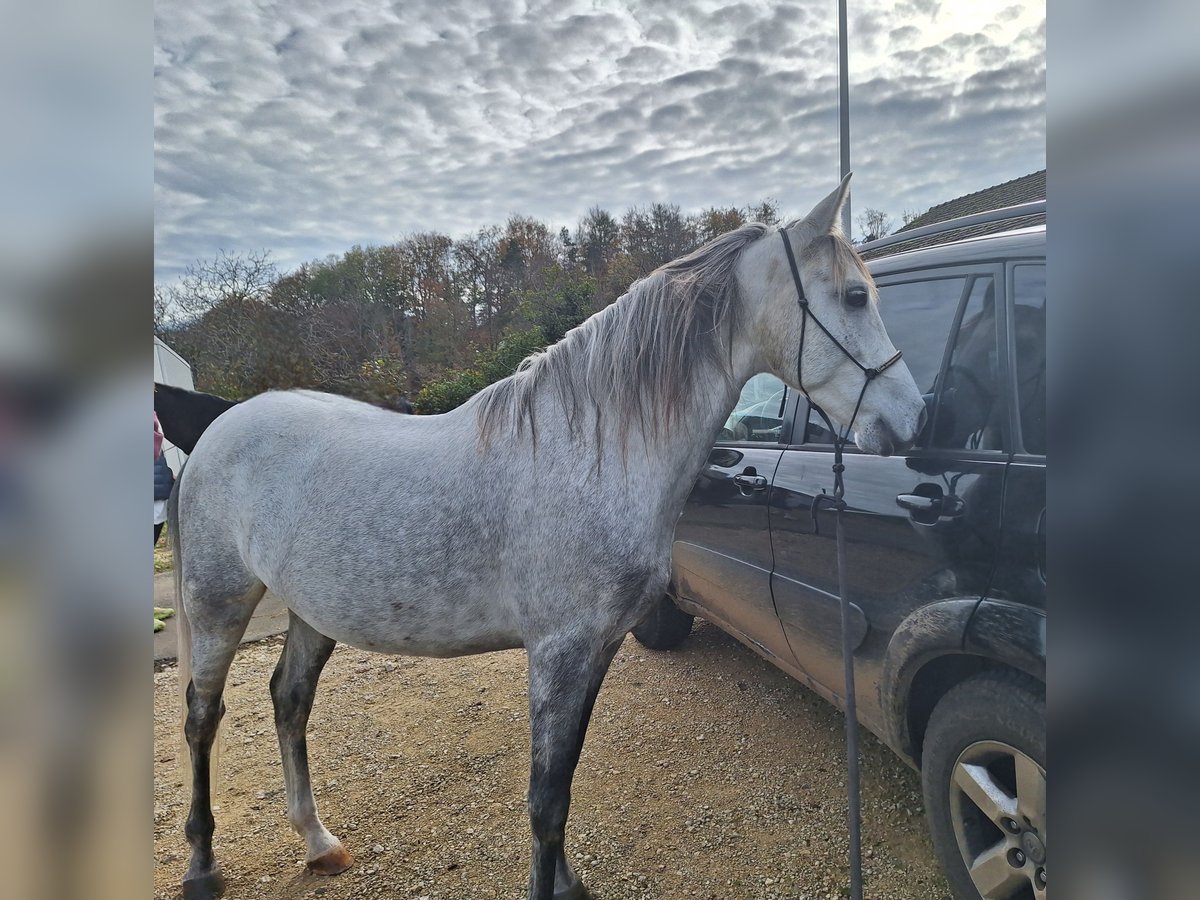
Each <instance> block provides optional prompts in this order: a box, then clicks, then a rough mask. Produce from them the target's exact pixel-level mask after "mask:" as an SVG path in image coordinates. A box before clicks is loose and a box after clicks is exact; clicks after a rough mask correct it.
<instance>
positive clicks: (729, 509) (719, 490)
mask: <svg viewBox="0 0 1200 900" xmlns="http://www.w3.org/2000/svg"><path fill="white" fill-rule="evenodd" d="M789 393H790V392H789V391H787V390H786V389H785V387H784V384H783V382H782V381H780V380H779V379H778V378H775V377H774V376H773V375H767V374H760V375H755V376H754V377H753V378H751V379H750V381H749V382H748V383H747V384H746V386H745V388H744V389H743V390H742V393H741V396H740V397H739V399H738V403H737V406H736V407H735V408H734V410H733V412H732V413H731V414H730V416H729V419H728V420H727V421H726V423H725V427H724V428H723V429H722V430H721V434H720V437H719V439H718V442H717V445H716V446H715V447H713V449H712V451H711V452H710V454H709V457H708V461H707V463H706V464H705V466H704V469H703V470H702V471H701V472H700V477H699V478H697V479H696V484H695V486H694V487H693V488H692V493H691V495H690V496H689V497H688V501H687V503H686V504H685V506H684V511H683V514H682V515H681V516H680V519H679V522H678V523H677V524H676V527H675V543H674V546H673V548H672V569H673V575H674V588H675V593H676V596H677V598H678V599H679V600H680V601H681V605H683V606H685V608H689V609H692V610H694V611H696V612H698V613H699V614H700V615H702V616H703V617H704V618H706V619H709V620H711V621H714V622H717V623H718V624H719V625H721V626H722V627H723V628H725V629H726V630H728V631H730V632H732V633H733V634H735V636H737V637H738V638H739V639H741V640H743V641H746V642H749V643H751V644H753V645H754V646H755V647H756V648H757V649H758V650H759V651H760V652H763V653H765V654H767V655H769V656H774V657H780V658H782V659H790V656H791V653H790V650H789V647H788V643H787V640H786V638H785V637H784V635H783V631H782V629H781V628H780V625H779V619H778V617H777V616H776V615H775V606H774V603H773V602H772V599H771V566H772V556H771V538H770V534H769V533H768V530H767V529H768V526H769V518H768V516H767V499H768V497H769V496H770V485H771V479H772V478H773V477H774V474H775V468H776V466H777V465H778V464H779V458H780V456H782V455H783V448H784V446H785V445H786V442H787V441H788V440H789V439H790V424H791V417H792V412H793V410H794V406H795V404H794V401H793V400H792V399H791V398H790V397H789ZM785 424H786V426H787V428H786V430H785Z"/></svg>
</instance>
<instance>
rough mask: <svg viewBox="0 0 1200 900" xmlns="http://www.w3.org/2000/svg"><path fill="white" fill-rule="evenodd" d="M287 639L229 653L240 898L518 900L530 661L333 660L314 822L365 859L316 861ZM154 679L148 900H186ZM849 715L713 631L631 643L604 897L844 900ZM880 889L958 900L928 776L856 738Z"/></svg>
mask: <svg viewBox="0 0 1200 900" xmlns="http://www.w3.org/2000/svg"><path fill="white" fill-rule="evenodd" d="M281 644H282V639H281V638H271V639H269V640H267V641H264V642H262V643H259V644H251V645H246V646H244V647H242V648H241V650H240V651H239V653H238V657H237V660H236V661H235V663H234V667H233V671H232V673H231V676H230V685H229V689H228V691H227V693H226V704H227V706H228V710H229V711H228V715H227V716H226V719H225V723H226V724H225V728H224V732H223V735H224V736H223V752H222V757H221V774H220V777H219V782H220V785H221V795H220V797H219V804H220V809H219V810H218V811H217V812H216V819H217V837H216V851H217V855H218V858H220V859H221V860H222V861H223V863H224V866H225V873H226V876H227V878H228V880H229V890H228V893H227V897H229V898H231V900H243V898H245V900H250V898H254V900H257V898H288V900H299V898H311V897H320V898H323V900H341V898H375V897H378V898H414V900H418V898H427V900H474V898H491V897H502V898H512V900H520V898H523V897H524V896H525V894H524V885H525V880H526V876H527V867H528V864H529V861H528V854H529V829H528V821H527V818H526V813H525V805H524V804H525V800H524V798H525V786H526V779H527V772H528V763H529V750H528V746H527V744H528V739H529V729H528V723H527V717H526V708H525V678H526V666H525V656H524V653H522V652H509V653H496V654H489V655H485V656H477V657H469V658H466V659H458V660H424V659H409V658H398V657H385V656H376V655H372V654H367V653H362V652H359V651H357V650H351V649H347V648H342V647H339V648H338V649H337V651H335V653H334V656H333V658H332V659H331V660H330V662H329V665H328V667H327V668H326V670H325V674H324V676H323V678H322V680H321V687H320V691H319V693H318V696H317V703H316V707H315V708H314V710H313V716H312V722H311V724H310V727H309V735H310V737H309V750H310V757H311V760H312V769H313V783H314V785H315V786H316V794H317V801H318V803H319V804H320V808H321V814H322V818H323V820H324V821H325V824H326V825H327V826H328V827H329V829H330V830H331V831H333V832H334V833H335V834H337V835H338V836H340V837H341V838H342V840H343V842H344V843H345V844H346V846H347V848H348V849H349V850H350V851H351V852H352V853H354V854H355V857H356V860H357V862H356V865H355V866H354V867H353V868H352V869H350V871H348V872H346V873H345V874H343V875H341V876H338V877H336V878H318V877H316V876H311V875H306V874H305V873H304V870H303V853H304V848H303V844H302V843H301V841H300V840H299V838H298V837H297V836H296V835H295V834H294V833H293V832H292V831H291V830H290V828H289V827H288V824H287V821H286V820H285V818H284V806H285V801H284V796H283V789H282V788H283V782H282V774H281V769H280V763H279V754H278V747H277V745H276V743H275V733H274V724H273V719H272V712H271V703H270V698H269V696H268V693H267V681H268V678H269V677H270V673H271V670H272V668H273V667H274V665H275V660H276V658H277V656H278V654H279V649H280V646H281ZM154 678H155V702H154V711H155V733H154V759H155V763H154V766H155V771H154V854H155V897H156V898H162V900H166V898H172V900H174V898H177V897H178V896H179V894H180V892H179V888H178V885H179V881H180V879H181V877H182V875H183V870H184V868H185V865H186V856H187V849H188V848H187V844H186V842H185V840H184V837H183V819H184V817H185V815H186V797H185V795H184V792H183V787H182V779H181V777H180V774H179V770H178V768H177V761H176V753H177V738H176V734H177V726H176V718H177V700H176V677H175V669H174V667H173V666H172V667H168V668H165V669H164V670H163V671H161V672H158V673H156V674H155V676H154ZM843 727H844V724H843V719H842V716H841V714H840V713H838V712H837V711H836V710H834V709H833V708H832V707H830V706H829V705H828V704H826V703H825V702H824V701H823V700H820V699H819V698H818V697H816V696H815V695H814V694H811V693H810V692H808V691H807V690H806V689H805V688H803V687H801V686H800V685H799V684H798V683H796V682H795V681H793V680H791V679H789V678H788V677H787V676H785V675H783V674H782V673H780V672H778V671H777V670H775V669H774V668H772V667H771V666H770V665H768V664H767V663H766V662H764V661H762V660H760V659H759V658H758V657H756V656H755V655H754V654H753V653H751V652H750V651H749V650H747V649H745V648H744V647H742V646H741V645H739V644H738V643H737V642H736V641H734V640H733V639H732V638H730V637H728V636H726V635H725V634H724V633H722V632H720V631H719V630H717V629H716V628H714V627H712V626H709V625H705V624H700V625H698V626H697V629H696V632H695V634H693V635H692V637H691V638H690V639H689V641H688V643H687V644H686V645H685V647H684V649H682V650H679V651H676V652H675V653H670V654H663V653H654V652H651V651H648V650H645V649H644V648H643V647H641V646H640V645H639V644H637V643H636V642H635V641H634V640H633V639H632V638H629V639H627V640H626V642H625V645H624V646H623V647H622V649H621V651H620V653H619V654H618V655H617V658H616V660H615V661H614V663H613V667H612V670H611V671H610V673H609V676H608V678H607V680H606V681H605V686H604V689H603V691H601V694H600V699H599V702H598V703H597V705H596V712H595V718H594V719H593V724H592V727H591V729H590V730H589V732H588V739H587V746H586V748H585V749H584V753H583V758H582V760H581V762H580V766H579V771H578V774H577V775H576V778H575V789H574V792H573V802H572V807H571V820H570V824H569V827H568V853H569V854H570V855H571V856H572V858H573V860H574V862H575V864H576V868H577V869H578V870H579V872H580V874H581V875H582V877H583V878H584V880H585V882H586V883H587V884H588V886H589V887H590V888H591V889H592V891H593V892H594V894H595V896H596V898H597V900H618V898H635V897H636V898H676V897H679V898H693V897H694V898H708V900H734V898H738V900H740V898H800V897H803V898H827V897H843V896H845V889H844V885H845V884H846V874H845V870H846V866H845V858H846V839H845V829H846V826H845V795H844V791H845V787H844V784H845V782H844V762H843V754H844V746H845V745H844V735H843ZM863 744H864V746H863V759H864V764H863V801H864V802H863V821H864V825H863V828H864V855H865V857H866V875H865V880H866V886H867V896H868V897H870V898H872V900H886V898H894V900H917V898H920V900H931V898H932V900H940V898H945V897H948V896H949V892H948V890H947V888H946V885H945V882H944V880H943V879H942V877H941V875H940V874H939V873H938V869H937V866H936V864H935V863H934V861H933V852H932V848H931V847H930V844H929V840H928V838H927V837H926V832H925V821H924V818H923V816H922V811H921V806H920V784H919V780H918V778H917V776H916V775H915V774H914V773H913V772H911V771H910V770H908V769H907V768H905V767H904V766H903V764H901V763H900V762H899V761H898V760H897V759H896V758H895V757H894V756H893V755H892V754H891V753H890V751H888V750H887V749H886V748H885V747H883V746H882V745H881V744H879V743H878V742H877V741H876V740H874V738H872V737H870V736H864V741H863Z"/></svg>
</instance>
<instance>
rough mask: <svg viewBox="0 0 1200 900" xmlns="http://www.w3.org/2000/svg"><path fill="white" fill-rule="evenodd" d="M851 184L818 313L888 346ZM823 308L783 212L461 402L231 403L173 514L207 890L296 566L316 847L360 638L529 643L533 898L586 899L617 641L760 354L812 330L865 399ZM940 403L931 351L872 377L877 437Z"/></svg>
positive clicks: (731, 236)
mask: <svg viewBox="0 0 1200 900" xmlns="http://www.w3.org/2000/svg"><path fill="white" fill-rule="evenodd" d="M847 186H848V179H847V180H846V181H843V182H842V184H841V185H840V186H839V187H838V189H837V190H835V191H834V192H833V193H832V194H831V195H830V196H829V197H827V198H826V199H825V200H823V201H822V202H821V203H820V204H818V205H817V207H816V208H815V209H814V210H813V211H812V212H811V213H810V214H809V215H808V216H807V217H806V218H804V219H802V220H797V221H794V222H791V223H789V224H788V225H786V226H785V228H786V230H787V234H788V237H789V238H790V241H791V244H792V246H794V247H795V248H797V250H798V255H799V272H800V275H801V277H802V279H803V285H804V289H805V292H806V293H807V296H808V299H809V302H810V304H811V310H812V312H813V313H814V314H815V315H816V316H817V317H819V319H820V321H821V322H822V323H823V324H824V326H825V327H827V328H828V329H829V331H830V333H831V334H832V335H834V336H835V337H836V338H837V340H838V341H840V342H841V343H842V344H843V345H844V347H845V348H846V351H848V352H849V353H852V354H853V355H854V356H855V357H856V358H857V359H859V360H863V361H866V363H868V364H878V363H881V362H883V361H885V360H888V359H890V358H891V357H892V356H893V355H894V354H895V348H894V347H893V346H892V343H891V341H890V340H889V339H888V336H887V334H886V332H885V331H884V327H883V323H882V321H881V320H880V317H879V312H878V310H877V309H876V305H875V302H874V286H873V285H872V283H871V279H870V276H869V274H868V273H867V271H866V269H865V267H864V266H863V264H862V262H861V261H860V260H859V258H858V256H857V255H856V254H855V252H854V250H853V248H852V247H851V246H850V244H849V243H848V242H847V241H846V240H845V239H844V238H843V237H842V235H841V233H840V231H839V230H838V227H837V224H836V223H837V221H838V216H839V211H840V209H841V206H842V202H843V200H844V197H845V194H846V189H847ZM864 290H866V291H869V292H870V297H871V302H864ZM801 318H802V317H801V312H800V307H799V306H798V305H797V290H796V285H795V284H794V283H793V279H792V275H791V271H790V269H789V267H788V263H787V261H786V258H785V254H784V247H783V241H782V240H781V238H780V235H779V234H778V233H777V230H776V229H774V228H768V227H766V226H764V225H760V224H750V225H745V226H743V227H741V228H739V229H737V230H736V231H732V232H730V233H728V234H725V235H723V236H721V237H719V238H716V239H715V240H713V241H711V242H710V243H708V244H707V245H705V246H704V247H702V248H700V249H699V250H697V251H695V252H694V253H692V254H691V255H689V256H687V257H684V258H683V259H680V260H677V261H675V262H672V263H669V264H667V265H665V266H663V267H662V268H661V269H659V270H658V271H656V272H654V273H653V274H651V275H650V276H648V277H647V278H645V279H644V280H642V281H640V282H638V283H637V284H635V285H634V286H633V287H632V288H631V289H630V291H629V293H627V294H626V295H625V296H623V297H622V298H621V299H620V300H618V301H617V302H616V303H614V304H613V305H611V306H609V307H608V308H606V309H604V310H602V311H600V312H598V313H596V315H594V316H592V317H591V318H590V319H588V320H587V321H586V322H584V323H583V324H582V325H580V326H579V327H578V328H575V329H574V330H572V331H571V332H569V333H568V334H567V335H566V336H565V337H564V338H563V339H562V340H561V341H560V342H559V343H557V344H555V345H554V346H552V347H550V348H549V349H548V350H546V351H545V352H544V353H539V354H536V355H534V356H532V357H530V358H529V359H527V360H526V361H525V362H524V363H523V364H522V365H521V367H520V369H519V370H518V371H517V372H516V374H514V375H513V376H511V377H509V378H507V379H505V380H503V381H500V382H498V383H496V384H494V385H492V386H491V387H488V388H486V389H484V390H483V391H481V392H480V393H479V394H477V395H476V396H475V397H473V398H472V399H471V400H470V401H468V402H467V403H466V404H464V405H463V406H461V407H459V408H458V409H456V410H454V411H453V412H449V413H446V414H445V415H440V416H418V417H409V416H401V415H396V414H395V413H391V412H388V411H385V410H380V409H376V408H374V407H371V406H368V405H366V404H364V403H358V402H355V401H351V400H346V399H343V398H339V397H334V396H328V395H323V394H316V393H310V392H306V391H299V392H287V393H269V394H264V395H261V396H259V397H255V398H254V399H252V400H249V401H247V402H245V403H242V404H240V405H238V406H237V407H235V408H233V409H231V410H229V411H228V412H227V413H225V414H223V415H222V416H221V417H220V418H219V419H218V420H217V421H216V422H214V423H213V425H212V427H211V428H210V429H209V430H208V431H206V432H205V434H204V435H203V436H202V437H201V438H200V440H199V442H198V443H197V445H196V448H195V451H194V453H193V454H192V456H191V458H190V460H189V461H188V464H187V466H186V468H185V470H184V472H183V474H182V476H181V477H180V480H179V485H178V487H177V489H176V492H175V494H174V495H173V497H172V512H171V515H172V518H173V519H174V520H175V524H174V525H173V527H172V528H171V533H172V535H174V536H175V537H176V539H177V540H178V543H177V544H176V559H177V561H178V562H177V565H176V572H177V573H179V574H178V577H179V578H180V579H181V584H180V587H181V598H182V604H181V605H182V608H183V618H184V620H185V621H184V622H183V623H182V625H183V627H182V628H181V654H180V679H181V684H183V685H186V702H187V717H186V725H185V735H186V739H187V742H188V745H189V748H190V751H191V762H192V806H191V811H190V814H189V816H188V820H187V825H186V833H187V837H188V841H189V843H190V844H191V847H192V856H191V862H190V865H189V867H188V870H187V873H186V875H185V876H184V888H185V895H187V896H189V897H190V896H210V895H213V894H217V893H219V892H220V890H221V889H222V879H221V875H220V870H219V867H218V864H217V862H216V860H215V858H214V856H213V852H212V835H213V827H214V823H213V816H212V811H211V807H210V799H209V779H210V775H209V769H210V753H211V750H212V745H213V740H214V736H215V734H216V730H217V724H218V722H219V720H220V718H221V715H222V713H223V709H224V707H223V704H222V699H221V698H222V691H223V689H224V685H225V678H226V674H227V673H228V671H229V666H230V663H231V662H232V660H233V657H234V652H235V651H236V649H237V646H238V641H239V639H240V638H241V636H242V633H243V631H244V629H245V628H246V624H247V622H248V621H249V620H250V616H251V614H252V613H253V612H254V608H255V606H256V605H257V603H258V601H259V599H260V598H261V597H262V595H263V592H264V591H265V590H266V589H267V588H270V589H271V591H272V592H274V593H275V594H276V595H278V596H279V598H280V599H281V600H282V601H283V602H284V603H285V604H286V605H287V606H288V609H289V610H290V626H289V629H288V634H287V642H286V645H285V647H284V650H283V653H282V655H281V657H280V660H279V665H278V666H277V667H276V670H275V674H274V676H273V677H272V678H271V695H272V697H273V699H274V702H275V723H276V729H277V731H278V735H279V744H280V750H281V752H282V755H283V772H284V782H285V785H286V787H287V815H288V820H289V821H290V822H291V824H292V826H293V827H294V828H295V829H296V831H298V832H299V833H300V834H301V835H302V836H303V838H304V841H305V844H306V845H307V854H306V856H307V860H308V865H309V867H310V868H311V869H312V870H313V871H315V872H318V873H327V874H336V873H337V872H341V871H343V870H344V869H345V868H346V867H347V866H349V865H350V862H351V857H350V854H349V853H348V852H347V851H346V850H345V849H344V848H343V847H342V845H341V843H340V842H339V841H338V839H337V838H336V837H334V836H333V835H332V834H330V833H329V831H327V830H326V829H325V826H324V825H322V824H321V821H320V819H319V818H318V817H317V807H316V803H315V802H314V800H313V794H312V788H311V785H310V782H309V772H308V757H307V749H306V743H305V729H306V725H307V722H308V715H309V711H310V710H311V708H312V702H313V695H314V693H315V691H316V686H317V678H318V676H319V674H320V672H321V668H322V666H323V665H324V663H325V661H326V660H327V659H328V658H329V655H330V653H331V652H332V651H333V648H334V645H335V643H336V642H338V641H341V642H343V643H346V644H350V645H352V646H354V647H359V648H362V649H365V650H374V651H378V652H381V653H395V654H413V655H424V656H440V657H448V656H458V655H462V654H468V653H483V652H486V651H489V650H503V649H507V648H512V647H524V648H525V649H526V650H527V651H528V656H529V713H530V728H531V738H532V770H531V772H530V780H529V818H530V824H531V826H532V830H533V859H532V867H531V872H530V881H529V897H530V898H531V900H550V898H551V897H554V898H559V900H562V898H578V897H585V896H586V892H585V890H584V888H583V886H582V884H581V883H580V881H579V879H578V878H577V877H576V875H575V873H574V872H572V871H571V868H570V866H569V864H568V863H567V858H566V856H565V855H564V851H563V839H564V833H565V829H566V822H567V809H568V806H569V805H570V797H571V794H570V789H571V779H572V776H573V774H574V771H575V766H576V763H577V762H578V760H579V753H580V750H581V749H582V746H583V738H584V732H585V731H586V729H587V724H588V719H589V717H590V715H591V711H592V706H593V704H594V702H595V700H596V694H597V692H598V691H599V689H600V682H601V681H602V680H603V678H604V675H605V672H606V671H607V669H608V665H609V663H610V661H611V660H612V657H613V654H614V653H615V652H616V650H617V647H618V646H619V645H620V643H621V641H622V639H623V638H624V636H625V634H626V633H627V632H628V631H629V630H630V628H632V627H633V626H634V625H636V624H637V623H638V622H639V621H640V620H641V619H642V618H643V617H644V616H645V615H646V614H647V613H648V612H649V610H650V609H651V608H652V606H653V605H654V604H655V603H656V602H657V601H658V600H659V598H660V597H662V595H663V592H664V589H665V588H666V586H667V580H668V576H669V571H670V561H671V539H672V534H673V531H674V528H675V521H676V519H677V518H678V516H679V513H680V511H681V510H682V508H683V504H684V501H685V499H686V498H687V495H688V492H689V490H690V488H691V486H692V484H693V482H694V481H695V479H696V477H697V475H698V473H699V472H700V469H701V467H702V466H703V465H704V462H705V459H706V457H707V455H708V452H709V449H710V447H711V446H712V444H713V442H714V439H715V438H716V436H717V434H718V433H719V432H720V429H721V426H722V424H723V423H724V421H725V418H726V416H727V415H728V414H729V411H730V409H732V408H733V405H734V402H735V401H736V399H737V397H738V393H739V390H740V389H741V387H742V386H743V385H744V384H745V383H746V381H747V380H748V379H749V378H750V377H751V376H752V375H754V374H755V373H758V372H770V373H773V374H774V375H776V376H777V377H779V378H781V379H783V380H784V381H785V382H787V383H789V384H790V385H791V386H792V387H793V388H799V387H801V385H799V384H797V383H796V380H797V374H796V373H797V363H798V359H797V356H798V353H799V352H802V354H803V373H804V382H805V383H804V385H803V388H804V389H805V390H807V391H808V392H809V394H810V395H811V396H812V397H813V399H814V400H815V401H816V402H817V403H819V404H820V405H821V406H822V407H824V409H825V410H826V411H827V413H828V414H829V415H830V416H831V417H832V418H833V420H834V421H835V422H838V423H840V424H841V425H844V424H845V423H846V422H847V420H849V419H850V418H851V417H852V416H853V415H854V408H855V404H856V400H858V398H859V394H860V390H862V386H863V374H862V370H861V369H860V368H858V367H856V365H855V364H854V363H853V361H852V360H850V359H849V358H848V357H847V355H846V353H845V352H843V351H842V350H840V349H839V348H837V347H836V345H835V344H834V343H833V342H832V341H831V340H830V339H829V337H827V336H826V335H824V334H822V333H821V332H820V331H819V330H818V329H816V328H812V327H810V328H809V329H808V332H807V337H806V338H805V340H804V343H803V348H802V351H801V350H800V348H801V327H802V323H801ZM923 410H924V404H923V403H922V400H921V395H920V393H919V392H918V390H917V388H916V385H915V384H913V380H912V376H911V375H910V374H909V372H908V369H907V367H906V366H904V365H903V364H900V365H896V366H892V367H891V368H889V369H888V370H887V371H886V372H884V373H882V374H881V375H880V376H879V377H878V378H876V379H875V380H874V381H873V382H872V383H871V385H870V388H869V390H867V391H866V392H865V396H864V397H863V398H862V405H861V409H860V410H859V412H858V415H857V418H855V427H856V431H855V440H856V442H857V443H858V445H859V447H861V448H862V449H864V450H866V451H869V452H876V453H884V454H886V453H890V452H892V450H893V449H898V448H902V447H904V446H906V445H907V444H909V443H910V442H911V441H912V440H913V439H914V437H915V435H916V433H917V431H918V427H919V424H920V422H921V419H922V418H923ZM189 622H190V627H189V626H188V623H189ZM189 650H190V661H189V659H188V651H189ZM189 667H190V668H189Z"/></svg>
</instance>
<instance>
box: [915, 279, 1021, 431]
mask: <svg viewBox="0 0 1200 900" xmlns="http://www.w3.org/2000/svg"><path fill="white" fill-rule="evenodd" d="M968 291H969V293H968V295H967V302H966V304H965V305H964V307H963V311H962V316H961V318H960V320H959V324H958V330H957V331H956V332H955V335H954V344H953V348H952V349H951V351H950V361H949V362H948V364H947V365H946V371H945V372H944V373H943V374H942V376H941V382H940V384H939V385H938V387H937V389H936V391H935V393H936V394H937V404H936V407H935V409H934V424H933V429H932V437H930V438H929V440H928V443H929V445H930V446H934V447H944V448H948V449H957V450H1003V449H1004V418H1005V415H1006V413H1007V407H1006V406H1005V398H1004V391H1003V389H1002V387H1001V383H1000V374H999V368H998V366H997V362H998V355H997V352H996V284H995V281H994V279H993V278H992V277H991V276H990V275H981V276H977V277H975V278H973V279H972V280H971V283H970V285H969V287H968Z"/></svg>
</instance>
